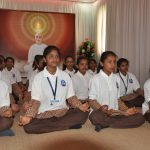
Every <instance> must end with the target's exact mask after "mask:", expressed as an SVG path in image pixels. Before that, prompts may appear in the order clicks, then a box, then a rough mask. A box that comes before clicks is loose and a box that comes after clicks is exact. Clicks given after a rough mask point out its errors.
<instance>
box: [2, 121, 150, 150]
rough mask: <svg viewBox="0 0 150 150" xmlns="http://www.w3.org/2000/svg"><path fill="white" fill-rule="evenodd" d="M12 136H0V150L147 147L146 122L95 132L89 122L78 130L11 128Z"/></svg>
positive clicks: (134, 149) (149, 148) (149, 146)
mask: <svg viewBox="0 0 150 150" xmlns="http://www.w3.org/2000/svg"><path fill="white" fill-rule="evenodd" d="M12 129H13V131H14V132H15V134H16V135H15V136H14V137H0V150H150V141H149V140H150V124H148V123H145V124H144V125H143V126H141V127H139V128H135V129H110V128H108V129H104V130H102V131H101V132H95V130H94V127H93V126H92V125H91V124H90V122H89V121H87V122H86V124H85V125H84V126H83V128H82V129H78V130H66V131H59V132H52V133H48V134H41V135H34V134H26V133H25V132H24V130H23V128H22V127H19V126H18V123H17V118H16V119H15V122H14V125H13V127H12Z"/></svg>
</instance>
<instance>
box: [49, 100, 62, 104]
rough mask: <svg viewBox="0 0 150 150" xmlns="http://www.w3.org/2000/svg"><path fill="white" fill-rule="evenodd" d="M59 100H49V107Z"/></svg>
mask: <svg viewBox="0 0 150 150" xmlns="http://www.w3.org/2000/svg"><path fill="white" fill-rule="evenodd" d="M59 102H60V100H59V99H51V100H50V105H54V104H55V103H59Z"/></svg>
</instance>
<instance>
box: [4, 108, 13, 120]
mask: <svg viewBox="0 0 150 150" xmlns="http://www.w3.org/2000/svg"><path fill="white" fill-rule="evenodd" d="M2 116H3V117H8V118H9V117H12V110H11V108H9V109H8V110H6V111H4V112H3V114H2Z"/></svg>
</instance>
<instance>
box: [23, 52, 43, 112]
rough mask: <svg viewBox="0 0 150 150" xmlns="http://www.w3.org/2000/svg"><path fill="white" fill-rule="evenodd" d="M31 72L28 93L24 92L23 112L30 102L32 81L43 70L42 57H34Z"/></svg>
mask: <svg viewBox="0 0 150 150" xmlns="http://www.w3.org/2000/svg"><path fill="white" fill-rule="evenodd" d="M32 67H33V72H32V74H31V77H30V78H29V87H28V91H27V92H25V97H24V104H23V111H24V112H26V110H27V108H28V106H29V102H30V100H31V89H32V82H33V80H34V77H35V76H36V75H37V74H38V73H39V72H40V71H42V70H43V69H44V67H45V61H44V57H43V55H36V56H35V58H34V62H33V65H32Z"/></svg>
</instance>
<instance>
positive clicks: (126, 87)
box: [119, 72, 129, 95]
mask: <svg viewBox="0 0 150 150" xmlns="http://www.w3.org/2000/svg"><path fill="white" fill-rule="evenodd" d="M119 76H120V78H121V80H122V82H123V84H124V87H125V90H126V91H125V95H126V94H127V91H128V80H129V75H128V74H127V86H126V84H125V82H124V80H123V78H122V77H121V75H120V72H119Z"/></svg>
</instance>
